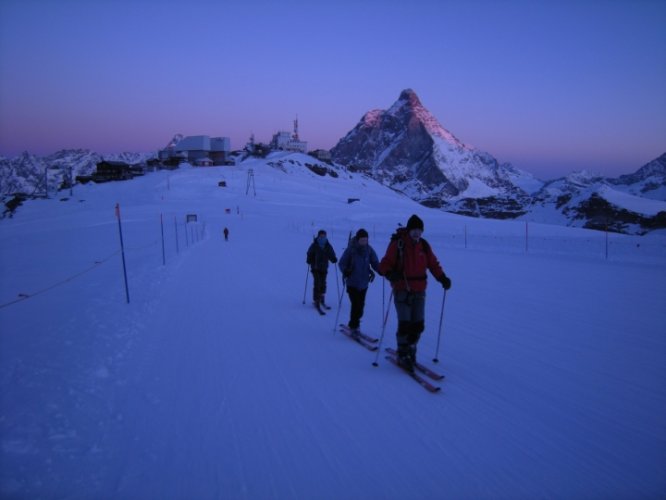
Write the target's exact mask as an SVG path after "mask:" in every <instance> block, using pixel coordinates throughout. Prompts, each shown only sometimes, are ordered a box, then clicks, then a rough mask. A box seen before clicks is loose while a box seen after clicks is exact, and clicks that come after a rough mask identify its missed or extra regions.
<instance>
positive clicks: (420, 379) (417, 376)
mask: <svg viewBox="0 0 666 500" xmlns="http://www.w3.org/2000/svg"><path fill="white" fill-rule="evenodd" d="M340 332H342V333H343V334H344V335H346V336H347V337H349V338H350V339H351V340H354V341H355V342H358V343H359V344H361V345H362V346H363V347H365V348H366V349H368V350H369V351H376V350H377V349H378V348H379V347H378V345H377V343H378V342H379V339H378V338H375V337H370V336H369V335H366V334H365V333H362V332H357V335H356V336H354V335H353V334H352V331H351V329H350V328H349V327H348V326H347V325H340ZM386 352H387V355H386V356H385V357H386V359H387V360H389V361H390V362H391V363H393V364H394V365H395V366H397V367H398V368H400V370H402V371H403V372H405V373H406V374H407V375H409V376H410V377H411V378H412V379H414V380H415V381H416V382H417V383H418V384H419V385H420V386H421V387H423V388H424V389H425V390H427V391H428V392H433V393H434V392H439V391H440V390H441V387H439V386H437V385H435V384H433V383H432V382H430V380H428V378H429V379H431V380H435V381H439V380H443V379H444V375H442V374H440V373H437V372H436V371H434V370H432V369H430V368H428V367H427V366H425V365H423V364H421V363H415V364H414V371H409V370H407V369H406V368H405V367H404V366H402V365H401V364H400V362H399V361H398V352H397V351H396V350H395V349H393V348H391V347H387V348H386Z"/></svg>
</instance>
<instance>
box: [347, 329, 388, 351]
mask: <svg viewBox="0 0 666 500" xmlns="http://www.w3.org/2000/svg"><path fill="white" fill-rule="evenodd" d="M340 332H342V333H343V334H344V335H345V336H347V337H349V338H350V339H351V340H353V341H354V342H358V343H359V344H361V345H362V346H363V347H365V348H366V349H367V350H368V351H376V350H377V349H379V347H378V346H377V342H379V339H377V338H375V337H371V336H370V335H366V334H365V333H363V332H356V334H354V333H353V332H352V330H351V328H349V327H348V326H347V325H340Z"/></svg>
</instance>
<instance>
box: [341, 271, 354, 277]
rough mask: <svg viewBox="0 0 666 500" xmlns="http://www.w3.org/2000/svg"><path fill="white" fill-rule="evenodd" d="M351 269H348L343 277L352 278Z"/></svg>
mask: <svg viewBox="0 0 666 500" xmlns="http://www.w3.org/2000/svg"><path fill="white" fill-rule="evenodd" d="M351 273H352V272H351V269H347V270H346V271H344V272H343V273H342V275H343V276H344V277H345V279H347V278H349V277H350V276H351Z"/></svg>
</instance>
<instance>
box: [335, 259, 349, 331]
mask: <svg viewBox="0 0 666 500" xmlns="http://www.w3.org/2000/svg"><path fill="white" fill-rule="evenodd" d="M336 269H337V268H336ZM336 272H337V271H336ZM336 279H337V278H336ZM346 287H347V283H346V282H345V279H344V277H343V278H342V295H340V300H338V312H337V313H335V324H334V325H333V334H334V335H335V332H337V328H336V327H337V326H338V319H340V309H342V297H344V295H345V288H346Z"/></svg>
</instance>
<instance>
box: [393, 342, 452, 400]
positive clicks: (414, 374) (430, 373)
mask: <svg viewBox="0 0 666 500" xmlns="http://www.w3.org/2000/svg"><path fill="white" fill-rule="evenodd" d="M386 352H387V353H388V355H387V356H385V357H386V359H388V360H389V361H390V362H391V363H393V364H394V365H395V366H397V367H398V368H400V369H401V370H402V371H403V372H405V373H406V374H407V375H409V376H410V377H411V378H413V379H414V380H415V381H416V382H417V383H418V384H419V385H420V386H421V387H423V388H424V389H425V390H427V391H428V392H439V391H440V390H441V387H440V386H438V385H435V384H433V383H432V382H430V381H429V380H428V378H430V379H432V380H443V379H444V375H442V374H440V373H437V372H436V371H434V370H431V369H430V368H428V367H427V366H425V365H423V364H421V363H418V362H417V363H414V371H409V370H407V369H406V368H405V367H404V366H402V365H401V364H400V362H399V361H398V352H397V351H396V350H395V349H392V348H391V347H387V348H386ZM422 374H423V375H425V376H423V375H422ZM426 377H427V378H426Z"/></svg>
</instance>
